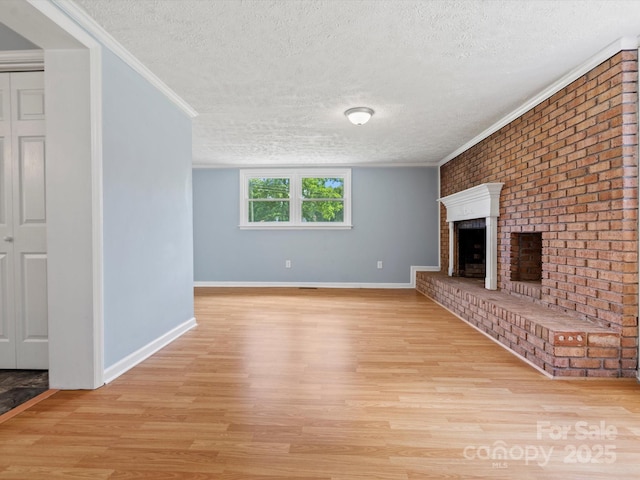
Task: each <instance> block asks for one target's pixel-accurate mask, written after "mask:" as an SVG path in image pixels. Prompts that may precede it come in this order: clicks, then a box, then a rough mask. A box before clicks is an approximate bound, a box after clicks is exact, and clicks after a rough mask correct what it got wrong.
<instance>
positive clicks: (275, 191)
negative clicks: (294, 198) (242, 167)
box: [249, 178, 290, 199]
mask: <svg viewBox="0 0 640 480" xmlns="http://www.w3.org/2000/svg"><path fill="white" fill-rule="evenodd" d="M289 182H290V180H289V179H288V178H250V179H249V198H265V199H266V198H269V199H276V198H289Z"/></svg>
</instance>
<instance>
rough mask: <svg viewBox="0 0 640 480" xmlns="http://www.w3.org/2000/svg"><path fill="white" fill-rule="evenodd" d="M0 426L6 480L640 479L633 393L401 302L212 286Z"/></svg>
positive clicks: (421, 300)
mask: <svg viewBox="0 0 640 480" xmlns="http://www.w3.org/2000/svg"><path fill="white" fill-rule="evenodd" d="M204 293H205V294H202V295H201V294H199V295H196V316H197V319H198V323H199V326H198V327H197V328H196V329H194V330H192V331H190V332H188V333H187V334H185V335H184V336H183V337H181V338H180V339H179V340H177V341H176V342H174V343H173V344H171V345H169V346H168V347H166V348H165V349H163V350H162V351H161V352H159V353H157V354H156V355H154V356H153V357H152V358H150V359H148V360H147V361H145V362H144V363H143V364H141V365H139V366H138V367H136V368H134V369H133V370H131V371H129V372H128V373H126V374H125V375H123V376H122V377H120V378H119V379H117V380H116V381H114V382H113V383H111V384H109V385H107V386H105V387H103V388H101V389H99V390H97V391H61V392H58V393H56V394H55V395H53V396H52V397H50V398H48V399H46V400H44V401H42V402H41V403H39V404H37V405H36V406H34V407H32V408H31V409H29V410H27V411H25V412H23V413H21V414H20V415H18V416H16V417H14V418H12V419H10V420H8V421H7V422H5V423H3V424H2V425H0V479H19V480H25V479H28V480H38V479H47V480H50V479H54V478H61V479H81V478H86V479H114V480H115V479H119V480H120V479H154V480H163V479H192V480H195V479H220V480H276V479H281V480H373V479H380V480H418V479H456V478H460V479H473V478H487V479H518V480H523V479H525V480H526V479H536V480H539V479H557V480H567V479H580V480H584V479H608V478H610V479H615V480H621V479H638V478H640V467H639V465H640V386H639V385H638V384H637V382H636V381H635V380H628V379H627V380H624V379H618V380H601V379H597V380H551V379H548V378H546V377H544V376H543V375H541V374H540V373H539V372H537V371H535V370H534V369H533V368H531V367H530V366H528V365H527V364H525V363H523V362H522V361H520V360H519V359H517V358H516V357H514V356H512V355H511V354H510V353H508V352H506V351H505V350H503V349H502V348H501V347H499V346H497V345H496V344H494V343H493V342H491V341H490V340H488V339H487V338H485V337H484V336H482V335H481V334H479V333H478V332H477V331H475V330H473V329H472V328H471V327H469V326H468V325H467V324H465V323H464V322H462V321H461V320H459V319H458V318H456V317H454V316H453V315H451V314H450V313H448V312H447V311H445V310H443V309H442V308H441V307H439V306H438V305H437V304H435V303H434V302H432V301H431V300H429V299H428V298H426V297H423V296H422V295H420V294H418V293H417V292H415V291H413V290H323V289H319V290H313V289H251V290H248V289H211V290H207V291H206V292H204Z"/></svg>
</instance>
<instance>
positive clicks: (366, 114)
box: [344, 107, 373, 125]
mask: <svg viewBox="0 0 640 480" xmlns="http://www.w3.org/2000/svg"><path fill="white" fill-rule="evenodd" d="M344 114H345V115H346V116H347V118H348V119H349V121H350V122H351V123H353V124H354V125H364V124H365V123H367V122H368V121H369V119H370V118H371V116H372V115H373V110H371V109H370V108H368V107H355V108H350V109H349V110H347V111H346V112H344Z"/></svg>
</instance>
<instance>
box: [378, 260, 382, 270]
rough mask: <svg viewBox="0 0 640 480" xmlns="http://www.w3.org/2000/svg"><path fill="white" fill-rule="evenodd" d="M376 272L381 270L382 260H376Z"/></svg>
mask: <svg viewBox="0 0 640 480" xmlns="http://www.w3.org/2000/svg"><path fill="white" fill-rule="evenodd" d="M378 270H382V260H378Z"/></svg>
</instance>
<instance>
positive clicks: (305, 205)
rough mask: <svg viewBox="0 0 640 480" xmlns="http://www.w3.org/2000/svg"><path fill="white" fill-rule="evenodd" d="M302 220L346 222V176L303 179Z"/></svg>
mask: <svg viewBox="0 0 640 480" xmlns="http://www.w3.org/2000/svg"><path fill="white" fill-rule="evenodd" d="M302 221H303V222H344V178H315V177H314V178H309V177H305V178H303V179H302Z"/></svg>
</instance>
